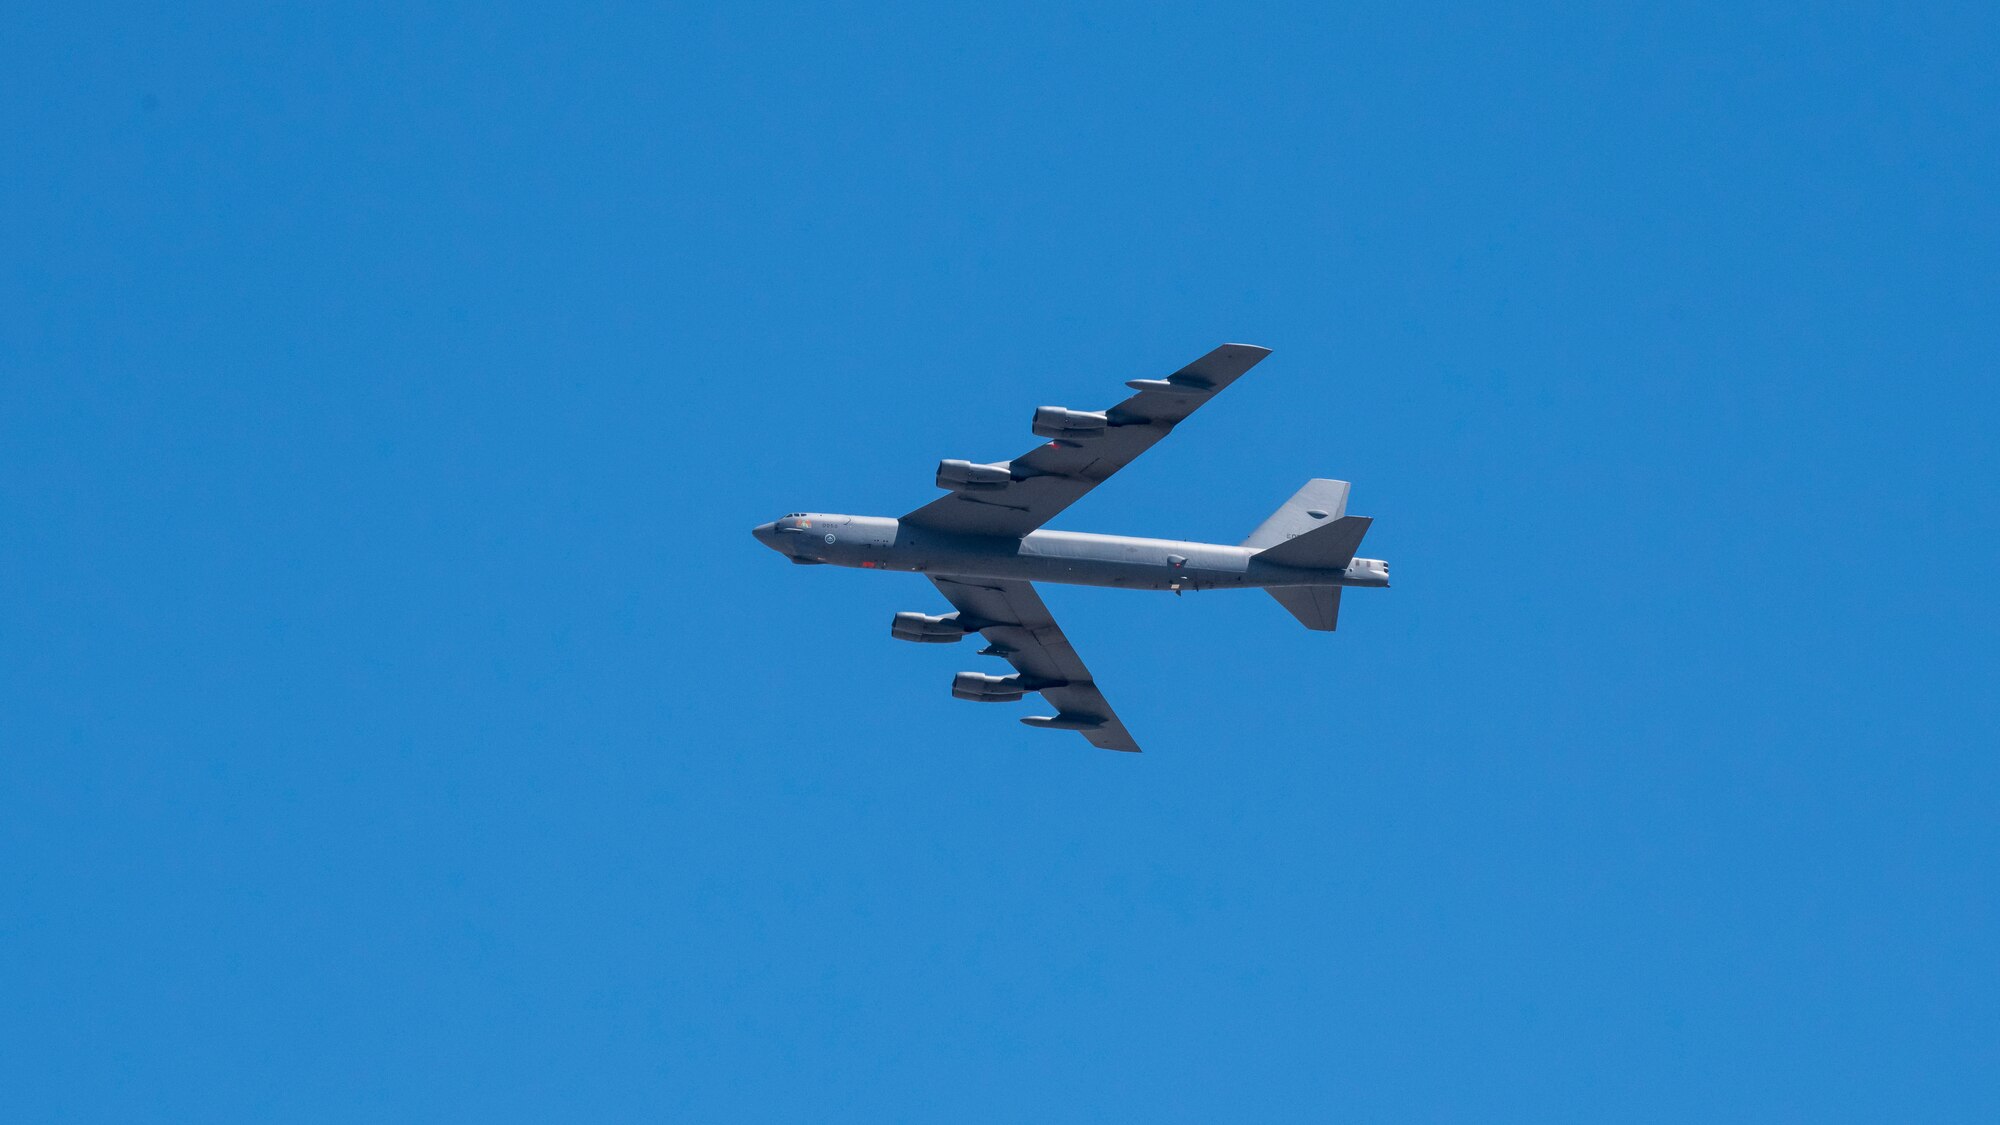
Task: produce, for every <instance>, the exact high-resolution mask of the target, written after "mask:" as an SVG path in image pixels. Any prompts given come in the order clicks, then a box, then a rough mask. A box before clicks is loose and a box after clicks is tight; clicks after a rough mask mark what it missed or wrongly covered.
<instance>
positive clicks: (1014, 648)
mask: <svg viewBox="0 0 2000 1125" xmlns="http://www.w3.org/2000/svg"><path fill="white" fill-rule="evenodd" d="M931 581H932V582H933V583H935V584H936V586H937V588H938V592H939V593H942V594H943V595H944V596H945V597H946V598H947V599H949V600H950V602H951V604H952V605H953V606H954V607H955V608H957V610H958V613H959V617H960V618H961V619H962V620H964V621H966V622H969V623H972V624H975V625H977V626H978V628H979V633H980V635H981V636H983V637H985V638H986V640H987V643H988V646H989V647H988V648H987V649H986V650H985V651H986V652H987V653H990V654H991V655H994V656H999V657H1002V658H1004V659H1005V660H1006V661H1007V663H1009V664H1012V665H1013V666H1014V668H1015V670H1016V671H1018V672H1019V673H1020V674H1021V685H1022V686H1024V687H1026V688H1027V690H1029V691H1039V692H1041V693H1042V697H1043V698H1044V699H1047V700H1048V701H1049V702H1050V703H1053V704H1055V705H1056V709H1057V710H1058V712H1059V714H1056V715H1053V716H1047V717H1039V718H1027V719H1022V720H1021V721H1022V722H1024V723H1026V724H1028V725H1029V726H1031V727H1045V728H1052V729H1055V730H1073V731H1076V732H1078V733H1080V734H1082V735H1083V737H1085V738H1087V739H1089V740H1090V744H1091V745H1092V746H1097V747H1101V748H1103V749H1105V750H1126V751H1130V752H1133V753H1137V752H1138V749H1139V744H1138V743H1136V742H1134V741H1132V735H1131V732H1129V731H1127V730H1126V729H1125V724H1124V723H1121V722H1119V721H1118V716H1117V715H1116V714H1114V713H1113V712H1112V710H1111V704H1110V702H1109V701H1107V700H1106V699H1105V698H1104V693H1102V692H1100V691H1098V690H1097V685H1096V684H1095V683H1092V682H1091V679H1090V669H1088V668H1086V667H1084V666H1083V661H1082V660H1080V659H1078V657H1077V655H1076V650H1075V649H1073V648H1071V647H1070V645H1069V638H1068V637H1065V636H1063V631H1062V629H1060V628H1058V627H1057V625H1056V619H1055V618H1054V617H1051V616H1050V615H1049V607H1048V606H1046V605H1043V604H1042V599H1041V595H1039V594H1037V593H1035V587H1034V586H1033V585H1032V584H1030V583H1027V582H1020V581H1015V580H1012V579H999V578H946V577H942V576H938V575H933V576H932V577H931ZM1009 698H1011V696H1010V697H1009Z"/></svg>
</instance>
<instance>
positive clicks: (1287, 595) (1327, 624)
mask: <svg viewBox="0 0 2000 1125" xmlns="http://www.w3.org/2000/svg"><path fill="white" fill-rule="evenodd" d="M1266 589H1267V590H1269V592H1270V594H1271V596H1272V597H1274V598H1276V599H1278V604H1279V605H1281V606H1284V607H1285V609H1286V610H1287V611H1289V612H1290V613H1291V615H1292V616H1293V617H1296V618H1298V619H1299V624H1301V625H1304V626H1305V627H1306V628H1308V629H1317V630H1319V631H1320V632H1322V633H1331V632H1333V627H1334V623H1335V622H1337V621H1339V620H1340V587H1338V586H1270V587H1266Z"/></svg>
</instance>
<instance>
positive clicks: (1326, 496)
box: [1243, 480, 1348, 550]
mask: <svg viewBox="0 0 2000 1125" xmlns="http://www.w3.org/2000/svg"><path fill="white" fill-rule="evenodd" d="M1347 487H1348V486H1347V482H1346V481H1344V480H1309V481H1307V482H1306V486H1305V487H1304V488H1301V489H1299V490H1298V491H1297V492H1295V493H1293V494H1292V498H1291V499H1290V500H1287V501H1285V504H1284V506H1283V507H1281V508H1279V509H1278V510H1277V511H1275V512H1272V513H1271V516H1270V518H1269V519H1267V520H1265V521H1264V522H1263V523H1260V524H1258V525H1257V530H1255V531H1253V532H1251V533H1250V538H1248V539H1245V540H1244V541H1243V546H1245V547H1256V548H1258V549H1259V550H1262V549H1263V548H1265V547H1275V546H1277V545H1278V544H1280V543H1283V542H1284V541H1285V540H1287V539H1290V538H1292V537H1293V536H1295V535H1303V534H1305V533H1306V532H1308V531H1311V530H1312V529H1314V528H1316V527H1321V526H1324V525H1325V523H1326V521H1327V520H1337V519H1339V518H1340V517H1342V516H1344V515H1346V514H1347Z"/></svg>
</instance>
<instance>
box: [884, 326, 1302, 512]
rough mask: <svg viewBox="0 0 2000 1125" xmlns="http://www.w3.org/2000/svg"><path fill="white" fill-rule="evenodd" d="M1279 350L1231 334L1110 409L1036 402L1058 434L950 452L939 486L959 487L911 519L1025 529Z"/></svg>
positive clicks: (1039, 426)
mask: <svg viewBox="0 0 2000 1125" xmlns="http://www.w3.org/2000/svg"><path fill="white" fill-rule="evenodd" d="M1270 354H1271V351H1270V349H1269V348H1260V347H1258V346H1256V345H1255V344H1224V345H1222V346H1221V347H1219V348H1217V349H1215V350H1214V351H1212V352H1209V353H1208V354H1207V355H1205V356H1202V357H1201V358H1200V359H1197V360H1195V361H1194V362H1193V363H1190V364H1188V365H1187V366H1186V367H1183V368H1181V369H1180V370H1179V371H1176V372H1174V373H1173V374H1172V375H1169V376H1167V377H1166V378H1165V379H1133V380H1131V381H1129V382H1127V383H1126V384H1125V385H1126V386H1128V387H1131V388H1132V389H1133V390H1135V391H1137V392H1138V393H1137V394H1134V395H1132V396H1131V397H1130V398H1127V399H1126V400H1125V401H1123V402H1121V403H1119V404H1118V405H1116V406H1114V407H1111V408H1110V409H1109V410H1101V411H1082V410H1067V409H1064V408H1062V407H1054V406H1044V407H1042V408H1040V409H1038V410H1036V411H1035V424H1034V431H1035V433H1037V434H1039V435H1041V436H1042V437H1046V438H1048V439H1050V440H1049V441H1048V443H1047V444H1045V445H1041V446H1038V447H1037V448H1035V449H1033V450H1030V451H1029V452H1027V453H1025V454H1022V455H1021V456H1019V457H1016V458H1014V459H1013V460H1012V461H1005V462H1001V463H999V464H994V465H981V464H974V463H972V462H969V461H946V462H943V463H942V464H940V465H939V466H938V487H940V488H946V489H950V490H951V491H950V492H949V493H948V494H947V495H945V496H943V497H940V498H939V499H937V500H934V501H932V502H931V503H929V504H926V505H924V506H923V507H921V508H918V509H917V510H916V511H914V512H911V513H910V514H909V515H906V516H904V517H903V521H902V522H904V523H906V524H910V525H912V526H916V527H925V528H930V529H932V530H935V531H949V532H957V533H960V534H966V535H1004V536H1008V537H1019V536H1022V535H1026V534H1027V533H1029V532H1031V531H1033V530H1035V529H1036V528H1038V527H1040V526H1042V525H1043V524H1045V523H1047V522H1048V521H1049V520H1050V519H1052V518H1054V517H1055V516H1056V514H1057V513H1059V512H1061V511H1062V510H1063V509H1064V508H1067V507H1069V506H1070V505H1071V504H1074V503H1076V501H1077V500H1079V499H1080V498H1082V497H1083V495H1084V494H1085V493H1087V492H1089V491H1090V490H1091V489H1092V488H1095V487H1097V484H1098V482H1099V481H1102V480H1104V479H1106V478H1108V477H1109V476H1111V474H1113V473H1115V472H1117V471H1118V470H1119V469H1122V468H1124V467H1125V466H1126V465H1129V464H1131V463H1132V461H1133V460H1135V459H1136V458H1137V457H1138V456H1139V455H1140V454H1141V453H1144V452H1145V451H1146V450H1148V449H1151V448H1152V447H1153V445H1154V443H1156V442H1158V441H1159V440H1160V439H1161V438H1163V437H1165V436H1167V434H1168V433H1170V432H1172V431H1173V428H1174V427H1175V426H1176V425H1178V424H1179V423H1180V422H1181V421H1182V420H1184V419H1186V418H1187V416H1188V415H1190V414H1193V413H1194V412H1195V411H1196V410H1197V409H1199V408H1200V407H1201V404H1202V403H1204V402H1207V401H1208V400H1209V399H1210V398H1212V397H1214V396H1215V394H1216V393H1217V392H1219V391H1221V390H1222V389H1223V388H1225V387H1227V386H1229V384H1231V383H1233V382H1235V381H1236V379H1237V378H1238V377H1239V376H1241V375H1242V374H1243V373H1244V372H1245V371H1248V370H1250V368H1252V367H1254V366H1256V364H1257V362H1258V361H1259V360H1261V359H1263V358H1264V357H1265V356H1267V355H1270Z"/></svg>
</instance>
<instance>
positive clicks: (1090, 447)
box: [751, 344, 1389, 751]
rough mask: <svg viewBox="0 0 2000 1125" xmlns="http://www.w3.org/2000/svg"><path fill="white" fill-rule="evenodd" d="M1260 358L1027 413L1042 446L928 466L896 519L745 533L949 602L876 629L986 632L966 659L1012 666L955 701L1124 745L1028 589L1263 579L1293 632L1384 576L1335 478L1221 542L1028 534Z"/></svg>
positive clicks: (1360, 519)
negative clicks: (1361, 554)
mask: <svg viewBox="0 0 2000 1125" xmlns="http://www.w3.org/2000/svg"><path fill="white" fill-rule="evenodd" d="M1270 354H1271V352H1270V349H1269V348H1260V347H1257V346H1256V345H1254V344H1224V345H1222V346H1221V347H1219V348H1217V349H1215V350H1214V351H1212V352H1210V353H1208V354H1207V355H1205V356H1202V357H1201V358H1200V359H1197V360H1195V361H1194V362H1193V363H1190V364H1188V365H1187V366H1186V367H1183V368H1181V369H1180V370H1179V371H1176V372H1174V373H1173V374H1172V375H1169V376H1167V377H1166V378H1164V379H1133V380H1131V381H1129V382H1127V383H1126V384H1125V385H1126V386H1127V387H1130V388H1132V389H1133V390H1134V391H1136V392H1138V393H1137V394H1134V395H1133V396H1131V397H1130V398H1128V399H1126V400H1125V401H1123V402H1121V403H1119V404H1118V405H1116V406H1114V407H1112V408H1110V409H1109V410H1095V411H1092V410H1068V409H1065V408H1063V407H1059V406H1044V407H1041V408H1039V409H1037V410H1036V411H1035V421H1034V425H1033V427H1032V428H1033V430H1034V432H1035V433H1036V434H1037V435H1039V436H1041V437H1044V438H1047V439H1049V440H1048V443H1047V444H1045V445H1041V446H1038V447H1036V448H1035V449H1033V450H1031V451H1029V452H1028V453H1026V454H1023V455H1022V456H1020V457H1016V458H1015V459H1013V460H1012V461H1000V462H997V463H994V464H982V463H977V462H972V461H953V460H947V461H940V462H938V468H937V483H938V487H939V488H943V489H946V490H948V491H947V492H946V493H945V495H944V496H942V497H940V498H938V499H936V500H933V501H931V502H930V503H928V504H926V505H924V506H923V507H921V508H918V509H917V510H916V511H914V512H911V513H910V514H909V515H906V516H904V517H902V518H901V519H885V518H882V517H879V516H842V515H828V514H824V513H820V512H793V513H792V514H791V515H788V516H786V517H784V518H783V519H779V520H773V521H772V522H770V523H766V524H759V525H758V526H757V527H756V528H755V529H753V530H752V532H751V534H753V535H755V536H756V537H757V539H758V541H760V542H762V543H763V544H764V545H765V546H767V547H770V548H771V549H773V550H775V551H777V552H778V553H780V554H782V555H785V556H786V557H788V558H790V559H791V560H792V561H793V562H795V563H799V564H801V565H811V564H818V563H830V564H832V565H834V566H850V567H860V568H862V569H865V570H906V571H912V572H915V573H917V574H922V575H924V576H926V577H928V578H929V579H930V580H931V582H932V583H933V584H935V585H936V586H937V588H938V592H939V593H941V594H943V595H944V596H945V600H946V601H948V602H950V603H951V604H952V606H953V608H954V610H955V612H952V613H946V614H926V613H898V614H896V615H895V617H894V618H893V619H892V620H891V622H890V626H889V635H890V636H892V637H896V638H897V639H899V640H905V641H915V642H918V643H920V644H941V643H950V642H953V641H960V640H964V639H965V637H966V636H967V634H970V633H979V634H980V635H981V636H983V637H984V638H985V639H986V642H987V643H986V647H985V648H983V649H980V650H979V654H980V655H981V656H998V657H1000V658H1002V659H1004V660H1005V661H1007V663H1009V664H1012V665H1013V666H1014V669H1015V672H1014V674H1013V675H1010V676H994V675H987V674H985V673H982V672H960V673H959V674H958V675H957V676H956V677H954V678H953V680H952V683H951V693H952V694H953V695H955V696H957V697H958V698H960V699H970V700H975V701H978V702H983V703H1006V702H1012V701H1014V700H1018V699H1020V698H1021V697H1022V696H1023V695H1025V694H1027V693H1028V692H1039V693H1041V695H1042V697H1043V698H1044V699H1047V700H1048V701H1049V702H1050V703H1052V704H1054V705H1055V707H1056V708H1057V713H1056V714H1054V715H1043V716H1035V717H1031V718H1024V719H1022V720H1021V721H1022V722H1024V723H1026V724H1028V725H1029V726H1031V727H1041V728H1045V729H1050V730H1073V731H1078V732H1081V733H1082V735H1083V736H1084V737H1085V738H1087V739H1089V740H1090V742H1091V744H1092V745H1094V746H1100V747H1103V748H1104V749H1106V750H1126V751H1137V750H1138V749H1139V744H1138V743H1137V742H1134V741H1133V739H1132V735H1131V733H1130V732H1129V731H1127V730H1126V729H1125V724H1124V723H1122V722H1120V721H1119V719H1118V716H1117V714H1115V713H1114V712H1113V711H1112V710H1111V704H1110V703H1109V702H1107V701H1106V700H1105V698H1104V695H1103V693H1102V692H1099V691H1098V690H1097V685H1096V683H1094V682H1093V681H1092V679H1091V675H1090V669H1088V668H1086V667H1084V666H1083V661H1082V660H1080V659H1078V658H1077V655H1076V650H1075V649H1073V648H1071V647H1070V643H1069V639H1068V638H1067V637H1065V636H1063V632H1062V630H1061V629H1060V628H1057V626H1056V623H1055V619H1054V618H1053V617H1051V616H1049V609H1048V607H1047V606H1046V605H1043V604H1042V599H1041V598H1040V597H1039V596H1037V595H1036V593H1035V587H1034V586H1033V583H1035V582H1064V583H1069V584H1072V585H1079V586H1116V587H1124V588H1129V589H1136V590H1172V591H1173V592H1174V593H1176V594H1178V593H1180V592H1182V591H1184V590H1208V589H1226V588H1234V587H1244V586H1249V587H1261V588H1263V589H1265V590H1268V591H1269V592H1270V594H1271V596H1272V597H1274V598H1276V599H1277V600H1278V604H1279V605H1282V606H1284V607H1285V608H1286V609H1287V610H1289V611H1290V612H1291V614H1292V616H1294V617H1296V618H1298V619H1299V620H1300V621H1301V622H1302V623H1304V625H1305V627H1306V628H1308V629H1320V630H1327V631H1330V630H1332V629H1333V627H1334V624H1335V621H1336V619H1337V618H1338V617H1339V615H1340V591H1341V589H1342V588H1343V587H1347V586H1387V585H1388V584H1389V564H1388V563H1386V562H1383V561H1382V560H1380V559H1358V558H1355V557H1354V552H1355V551H1356V550H1357V549H1358V548H1359V547H1360V546H1361V537H1362V536H1363V535H1364V534H1366V533H1367V531H1368V523H1369V518H1368V517H1367V516H1350V515H1348V514H1347V490H1348V484H1347V482H1346V481H1339V480H1310V481H1307V482H1306V485H1305V487H1304V488H1301V489H1299V490H1298V492H1297V493H1296V494H1294V495H1293V496H1292V498H1291V499H1290V500H1287V501H1285V504H1284V506H1283V507H1281V508H1279V509H1278V510H1277V511H1275V512H1273V513H1271V516H1270V518H1269V519H1266V520H1265V521H1264V522H1263V523H1261V524H1258V525H1257V530H1255V531H1253V532H1251V533H1250V537H1249V538H1248V539H1245V540H1244V541H1243V542H1241V543H1239V544H1237V545H1236V546H1234V547H1229V546H1224V545H1222V544H1219V543H1184V542H1179V541H1176V540H1172V539H1134V538H1130V537H1128V536H1123V535H1089V534H1084V533H1081V532H1074V531H1043V530H1041V527H1042V525H1043V524H1045V523H1047V522H1048V521H1049V520H1050V519H1051V518H1053V517H1054V516H1055V515H1056V514H1057V513H1059V512H1061V511H1062V510H1063V509H1064V508H1067V507H1069V506H1070V505H1071V504H1074V503H1076V501H1077V500H1078V499H1080V498H1081V497H1082V496H1083V494H1084V493H1086V492H1089V491H1090V490H1091V489H1092V488H1095V487H1096V486H1097V485H1098V484H1099V483H1100V482H1102V481H1104V480H1106V479H1107V478H1109V477H1110V476H1111V474H1113V473H1115V472H1117V471H1118V470H1119V469H1121V468H1123V467H1125V466H1126V465H1128V464H1130V463H1131V462H1132V460H1133V459H1134V458H1136V457H1138V456H1139V455H1140V454H1141V453H1144V452H1145V451H1146V450H1148V449H1151V448H1152V447H1153V444H1154V443H1155V442H1157V441H1159V440H1160V439H1161V438H1163V437H1166V436H1167V433H1168V432H1169V431H1171V430H1172V429H1173V428H1174V427H1175V426H1177V425H1179V424H1180V423H1181V422H1183V421H1185V420H1186V419H1187V417H1188V416H1189V415H1190V414H1193V413H1194V412H1195V411H1196V410H1197V409H1199V408H1200V407H1201V405H1202V404H1203V403H1205V402H1207V401H1208V400H1209V399H1211V398H1213V397H1214V396H1215V395H1216V394H1217V393H1218V392H1220V391H1221V390H1222V389H1223V388H1225V387H1227V386H1229V384H1231V383H1233V382H1235V381H1236V379H1237V378H1238V377H1239V376H1241V375H1242V374H1243V373H1244V372H1245V371H1248V370H1250V368H1251V367H1253V366H1255V365H1256V364H1257V362H1258V361H1259V360H1261V359H1263V358H1264V357H1265V356H1267V355H1270Z"/></svg>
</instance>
